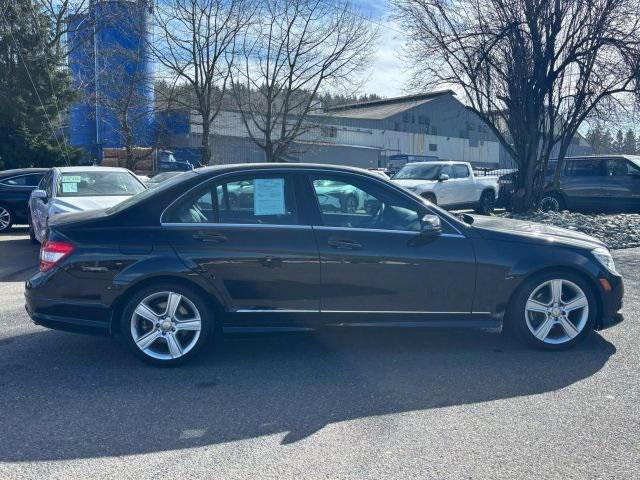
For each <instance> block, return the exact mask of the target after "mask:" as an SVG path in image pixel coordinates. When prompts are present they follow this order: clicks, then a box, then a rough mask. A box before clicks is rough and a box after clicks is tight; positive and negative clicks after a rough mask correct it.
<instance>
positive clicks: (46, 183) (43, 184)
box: [38, 172, 53, 198]
mask: <svg viewBox="0 0 640 480" xmlns="http://www.w3.org/2000/svg"><path fill="white" fill-rule="evenodd" d="M52 178H53V173H51V172H49V173H47V174H46V175H45V176H44V177H43V178H42V180H40V183H39V184H38V189H39V190H44V191H45V192H46V193H47V197H48V198H51V195H52V194H53V190H52V181H51V180H52Z"/></svg>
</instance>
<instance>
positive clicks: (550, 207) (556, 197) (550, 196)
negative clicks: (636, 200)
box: [540, 192, 566, 212]
mask: <svg viewBox="0 0 640 480" xmlns="http://www.w3.org/2000/svg"><path fill="white" fill-rule="evenodd" d="M565 209H566V205H565V201H564V198H562V195H560V194H559V193H556V192H546V193H544V194H543V195H542V198H541V199H540V210H542V211H543V212H559V211H561V210H565Z"/></svg>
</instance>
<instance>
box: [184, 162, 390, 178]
mask: <svg viewBox="0 0 640 480" xmlns="http://www.w3.org/2000/svg"><path fill="white" fill-rule="evenodd" d="M264 169H274V170H309V169H312V170H331V171H334V172H338V173H339V172H346V173H348V172H351V173H361V174H362V173H364V174H366V175H368V176H371V177H374V178H380V176H379V175H376V174H375V173H371V172H370V171H369V170H367V169H366V168H358V167H351V166H347V165H332V164H326V163H286V162H280V163H277V162H274V163H268V162H262V163H234V164H225V165H213V166H208V167H200V168H196V169H194V170H192V171H193V172H196V173H198V174H218V173H225V172H243V171H251V170H264Z"/></svg>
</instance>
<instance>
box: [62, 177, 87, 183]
mask: <svg viewBox="0 0 640 480" xmlns="http://www.w3.org/2000/svg"><path fill="white" fill-rule="evenodd" d="M81 181H82V177H81V176H80V175H63V176H62V183H80V182H81Z"/></svg>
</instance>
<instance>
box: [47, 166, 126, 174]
mask: <svg viewBox="0 0 640 480" xmlns="http://www.w3.org/2000/svg"><path fill="white" fill-rule="evenodd" d="M55 169H56V170H57V171H59V172H60V173H71V172H94V171H95V172H128V173H132V172H131V170H128V169H126V168H122V167H100V166H95V165H87V166H84V167H82V166H78V167H55Z"/></svg>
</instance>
